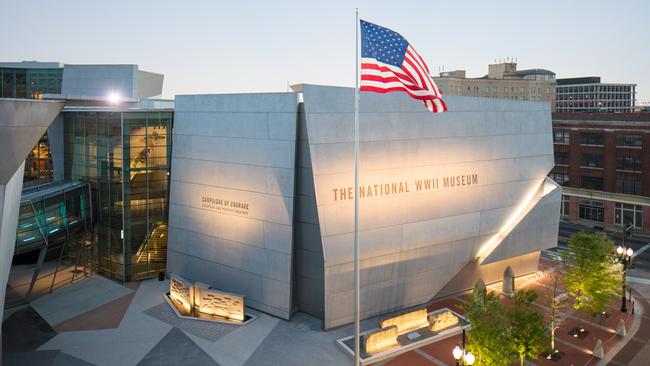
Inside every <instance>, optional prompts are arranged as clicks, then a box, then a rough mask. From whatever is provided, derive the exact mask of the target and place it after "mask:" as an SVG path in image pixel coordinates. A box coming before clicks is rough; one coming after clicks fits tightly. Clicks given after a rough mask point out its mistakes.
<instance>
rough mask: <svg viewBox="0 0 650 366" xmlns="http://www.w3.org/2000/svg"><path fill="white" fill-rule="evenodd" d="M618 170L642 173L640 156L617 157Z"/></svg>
mask: <svg viewBox="0 0 650 366" xmlns="http://www.w3.org/2000/svg"><path fill="white" fill-rule="evenodd" d="M616 169H618V170H630V171H635V172H640V171H641V158H640V157H638V156H620V155H619V156H617V157H616Z"/></svg>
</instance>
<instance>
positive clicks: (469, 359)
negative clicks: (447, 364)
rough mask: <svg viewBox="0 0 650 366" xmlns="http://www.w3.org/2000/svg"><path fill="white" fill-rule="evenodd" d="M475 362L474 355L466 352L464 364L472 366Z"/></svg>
mask: <svg viewBox="0 0 650 366" xmlns="http://www.w3.org/2000/svg"><path fill="white" fill-rule="evenodd" d="M475 360H476V358H475V357H474V354H473V353H472V352H467V353H466V354H465V363H466V364H468V365H469V366H472V365H473V364H474V361H475Z"/></svg>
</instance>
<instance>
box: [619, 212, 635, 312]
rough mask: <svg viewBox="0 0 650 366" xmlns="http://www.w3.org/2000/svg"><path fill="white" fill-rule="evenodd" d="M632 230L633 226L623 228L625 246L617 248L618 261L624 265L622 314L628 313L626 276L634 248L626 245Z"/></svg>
mask: <svg viewBox="0 0 650 366" xmlns="http://www.w3.org/2000/svg"><path fill="white" fill-rule="evenodd" d="M630 230H632V225H629V226H626V227H624V228H623V245H622V246H621V245H619V246H618V247H617V248H616V254H617V255H618V260H619V262H620V263H621V264H623V295H622V296H621V312H623V313H627V301H626V299H625V285H626V281H625V276H626V273H627V268H628V267H629V266H630V262H631V261H632V256H633V255H634V251H633V250H632V248H628V247H627V245H626V238H627V233H628V231H630Z"/></svg>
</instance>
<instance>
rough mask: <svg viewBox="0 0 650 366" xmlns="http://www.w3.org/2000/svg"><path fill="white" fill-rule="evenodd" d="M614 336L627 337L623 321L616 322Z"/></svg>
mask: <svg viewBox="0 0 650 366" xmlns="http://www.w3.org/2000/svg"><path fill="white" fill-rule="evenodd" d="M616 334H618V335H620V336H621V337H625V335H627V330H626V329H625V321H623V319H620V320H619V321H618V327H617V328H616Z"/></svg>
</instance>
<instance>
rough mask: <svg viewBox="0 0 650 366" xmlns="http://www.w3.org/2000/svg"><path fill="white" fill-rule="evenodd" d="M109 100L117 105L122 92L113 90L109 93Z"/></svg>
mask: <svg viewBox="0 0 650 366" xmlns="http://www.w3.org/2000/svg"><path fill="white" fill-rule="evenodd" d="M108 101H109V102H110V103H111V104H112V105H116V104H117V103H119V102H120V94H119V93H118V92H112V93H111V94H109V95H108Z"/></svg>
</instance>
